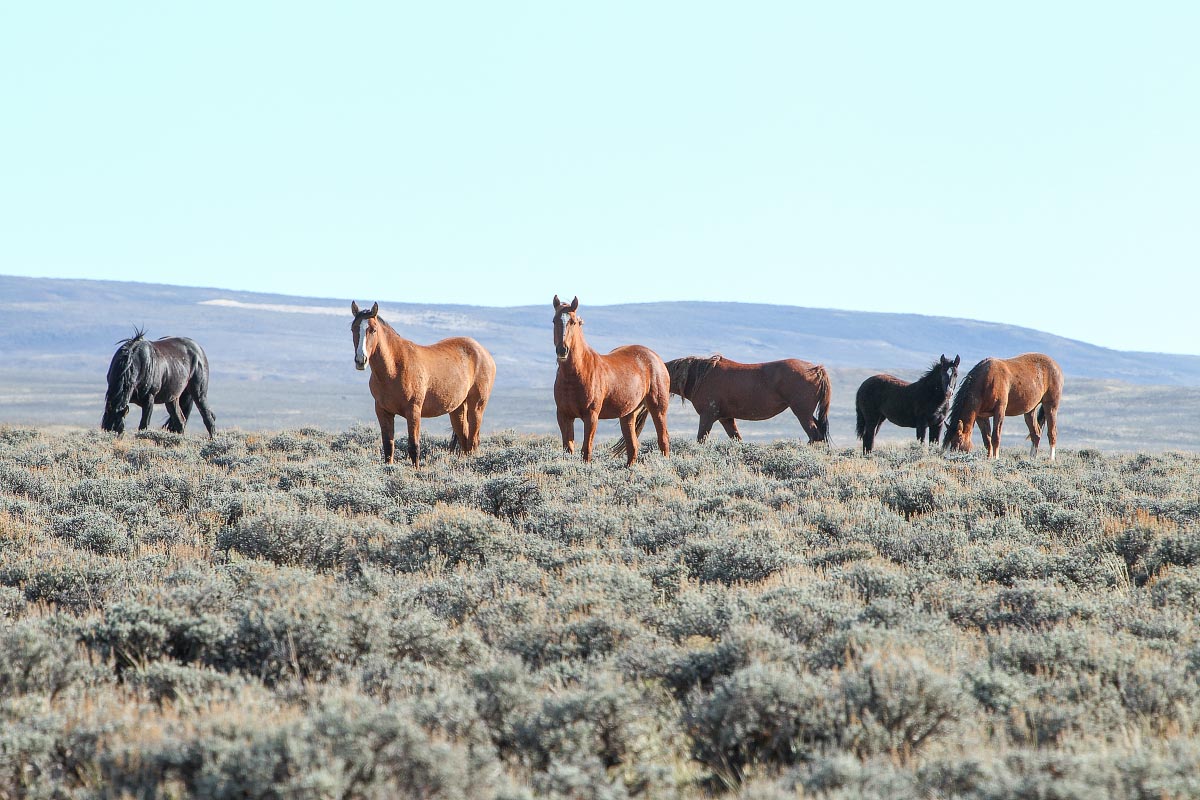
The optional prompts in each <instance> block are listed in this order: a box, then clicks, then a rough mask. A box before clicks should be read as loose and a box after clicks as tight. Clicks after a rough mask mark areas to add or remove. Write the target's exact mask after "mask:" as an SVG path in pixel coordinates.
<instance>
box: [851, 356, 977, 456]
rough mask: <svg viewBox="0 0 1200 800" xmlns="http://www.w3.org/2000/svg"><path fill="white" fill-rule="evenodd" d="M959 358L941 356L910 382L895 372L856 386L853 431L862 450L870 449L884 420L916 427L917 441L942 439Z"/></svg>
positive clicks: (902, 425)
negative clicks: (927, 438) (926, 433)
mask: <svg viewBox="0 0 1200 800" xmlns="http://www.w3.org/2000/svg"><path fill="white" fill-rule="evenodd" d="M958 364H959V357H958V356H955V357H954V360H953V361H951V360H950V359H948V358H946V356H945V354H943V355H942V357H941V358H939V359H938V360H937V361H935V362H933V366H932V367H930V368H929V370H928V371H927V372H926V373H925V374H924V375H922V376H921V377H920V378H918V379H917V380H915V381H913V382H912V383H909V382H908V381H902V380H900V379H899V378H897V377H896V376H895V375H872V376H871V377H869V378H867V379H866V380H865V381H863V382H862V385H861V386H859V387H858V393H857V394H856V395H855V396H854V411H855V417H856V423H855V431H856V432H857V433H858V438H859V439H862V443H863V453H869V452H871V449H872V448H873V447H874V446H875V436H876V434H878V433H879V429H880V428H882V427H883V423H884V422H885V421H887V422H891V423H892V424H894V425H899V426H900V427H901V428H916V429H917V441H919V442H921V443H922V444H923V443H924V442H925V431H926V430H928V431H929V441H930V442H933V443H935V444H936V443H937V442H938V440H939V439H941V438H942V423H943V422H945V420H946V414H947V413H948V412H949V410H950V396H951V395H953V394H954V384H955V382H957V381H958Z"/></svg>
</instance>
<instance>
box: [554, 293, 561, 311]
mask: <svg viewBox="0 0 1200 800" xmlns="http://www.w3.org/2000/svg"><path fill="white" fill-rule="evenodd" d="M553 306H554V310H555V311H558V310H559V309H560V308H562V301H561V300H559V299H558V295H554V303H553Z"/></svg>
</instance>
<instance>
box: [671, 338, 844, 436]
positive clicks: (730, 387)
mask: <svg viewBox="0 0 1200 800" xmlns="http://www.w3.org/2000/svg"><path fill="white" fill-rule="evenodd" d="M667 372H668V374H669V375H670V376H671V394H676V395H679V396H680V397H682V398H684V399H685V400H690V401H691V403H692V406H693V407H694V408H695V409H696V413H698V414H699V415H700V429H699V431H697V433H696V441H698V442H703V441H704V440H705V439H706V438H708V433H709V431H711V430H712V426H713V423H714V422H720V423H721V427H723V428H724V429H725V433H727V434H729V438H730V439H737V440H739V441H740V440H741V438H742V435H741V433H740V432H739V431H738V428H737V420H739V419H747V420H763V419H770V418H771V417H774V416H775V415H777V414H779V413H781V412H783V411H784V410H785V409H791V411H792V413H793V414H795V415H796V419H798V420H800V425H801V427H803V428H804V432H805V433H807V434H808V441H809V443H810V444H811V443H813V442H828V441H829V404H830V401H831V400H832V398H833V387H832V384H831V383H830V381H829V373H828V372H826V371H825V367H823V366H821V365H820V364H810V363H809V362H807V361H801V360H800V359H798V358H789V359H785V360H783V361H767V362H765V363H762V364H741V363H738V362H737V361H734V360H733V359H729V358H725V357H724V356H722V355H720V354H718V355H714V356H709V357H708V358H704V357H702V356H686V357H684V358H676V359H672V360H671V361H668V362H667ZM814 412H815V415H814Z"/></svg>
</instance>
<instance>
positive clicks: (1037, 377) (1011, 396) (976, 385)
mask: <svg viewBox="0 0 1200 800" xmlns="http://www.w3.org/2000/svg"><path fill="white" fill-rule="evenodd" d="M1062 387H1063V375H1062V370H1061V369H1059V366H1058V364H1056V363H1055V362H1054V359H1052V358H1050V356H1046V355H1042V354H1041V353H1026V354H1025V355H1021V356H1017V357H1015V358H985V359H984V360H983V361H980V362H979V363H978V364H976V365H975V366H974V367H972V368H971V371H970V372H968V373H967V377H965V378H963V382H962V385H961V386H959V387H958V394H956V395H955V396H954V403H953V405H951V406H950V419H949V421H948V422H947V424H946V438H945V440H944V442H943V447H946V448H951V449H954V450H962V451H964V452H967V453H969V452H971V426H973V425H975V424H978V425H979V432H980V433H981V434H983V444H984V445H985V446H986V447H987V449H988V457H989V458H999V457H1000V428H1001V426H1002V425H1003V424H1004V418H1005V417H1016V416H1019V415H1024V416H1025V425H1026V426H1028V428H1029V439H1030V441H1032V442H1033V444H1032V446H1031V447H1030V449H1029V457H1030V458H1033V457H1034V456H1036V455H1037V449H1038V443H1039V442H1040V441H1041V439H1042V437H1041V430H1040V428H1039V426H1040V425H1041V424H1042V423H1045V425H1046V433H1047V434H1048V435H1049V437H1050V460H1051V461H1053V460H1054V448H1055V446H1056V445H1057V444H1058V404H1059V401H1060V400H1061V399H1062ZM1039 406H1041V408H1038V407H1039ZM1034 409H1038V413H1037V420H1036V421H1035V420H1034V418H1033V411H1034ZM990 420H994V422H989V421H990ZM993 425H994V428H993Z"/></svg>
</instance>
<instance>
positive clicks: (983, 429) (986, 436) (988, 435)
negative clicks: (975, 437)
mask: <svg viewBox="0 0 1200 800" xmlns="http://www.w3.org/2000/svg"><path fill="white" fill-rule="evenodd" d="M975 424H976V425H978V426H979V433H980V435H981V436H983V446H984V448H985V449H986V450H987V453H988V458H991V457H992V421H991V420H990V419H988V418H987V417H977V418H976V419H975Z"/></svg>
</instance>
